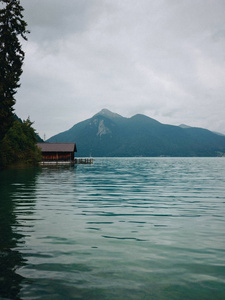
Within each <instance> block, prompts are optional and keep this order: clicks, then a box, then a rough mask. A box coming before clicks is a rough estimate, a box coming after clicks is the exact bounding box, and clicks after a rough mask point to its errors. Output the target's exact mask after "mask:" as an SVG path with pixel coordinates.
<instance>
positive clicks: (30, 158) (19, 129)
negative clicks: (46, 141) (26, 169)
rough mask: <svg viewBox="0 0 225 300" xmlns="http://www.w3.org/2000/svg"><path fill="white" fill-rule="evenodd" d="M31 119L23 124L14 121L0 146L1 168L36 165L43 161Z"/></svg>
mask: <svg viewBox="0 0 225 300" xmlns="http://www.w3.org/2000/svg"><path fill="white" fill-rule="evenodd" d="M32 124H33V123H32V122H31V121H30V120H29V118H28V119H27V120H26V121H23V123H21V122H19V121H14V123H13V126H12V127H11V128H10V129H9V130H8V132H7V134H6V135H5V137H4V138H3V140H2V141H1V144H0V148H1V151H0V167H2V168H3V167H6V166H9V165H11V164H16V163H19V162H20V163H21V162H23V163H25V164H35V163H37V162H38V161H40V160H41V152H40V150H39V149H38V147H37V145H36V143H37V137H36V133H35V130H34V129H33V128H32Z"/></svg>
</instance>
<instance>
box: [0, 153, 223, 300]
mask: <svg viewBox="0 0 225 300" xmlns="http://www.w3.org/2000/svg"><path fill="white" fill-rule="evenodd" d="M0 299H42V300H43V299H56V300H57V299H90V300H92V299H100V300H101V299H109V300H111V299H150V300H158V299H159V300H160V299H163V300H167V299H191V300H193V299H198V300H199V299H210V300H212V299H221V300H222V299H223V300H224V299H225V159H224V158H138V159H137V158H135V159H134V158H130V159H128V158H126V159H95V161H94V164H93V165H78V166H76V167H59V168H53V167H51V168H47V167H44V168H41V169H26V170H7V171H2V172H0Z"/></svg>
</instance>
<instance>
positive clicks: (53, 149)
mask: <svg viewBox="0 0 225 300" xmlns="http://www.w3.org/2000/svg"><path fill="white" fill-rule="evenodd" d="M37 146H38V147H39V148H40V149H41V154H42V161H41V164H42V165H45V164H49V165H51V164H92V163H93V158H76V159H75V155H74V153H75V152H77V147H76V144H75V143H37Z"/></svg>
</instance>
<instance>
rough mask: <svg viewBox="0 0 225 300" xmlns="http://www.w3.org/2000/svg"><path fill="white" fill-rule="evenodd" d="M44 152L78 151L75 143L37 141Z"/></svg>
mask: <svg viewBox="0 0 225 300" xmlns="http://www.w3.org/2000/svg"><path fill="white" fill-rule="evenodd" d="M37 146H38V147H39V148H40V149H41V151H42V152H77V147H76V144H75V143H37Z"/></svg>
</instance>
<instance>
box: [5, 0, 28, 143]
mask: <svg viewBox="0 0 225 300" xmlns="http://www.w3.org/2000/svg"><path fill="white" fill-rule="evenodd" d="M0 5H1V7H3V8H2V9H0V141H1V140H2V139H3V137H4V135H5V134H6V132H7V131H8V130H9V128H10V127H11V126H12V123H13V111H14V108H13V106H14V104H15V102H16V100H15V93H16V90H17V88H18V87H19V86H20V83H19V80H20V76H21V74H22V65H23V60H24V52H23V50H22V47H21V43H20V40H19V38H20V37H22V38H23V39H25V40H27V38H26V34H27V33H29V32H28V31H27V29H26V27H27V23H26V22H25V21H24V20H23V15H22V12H23V10H24V9H23V7H22V6H21V5H20V1H19V0H0Z"/></svg>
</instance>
